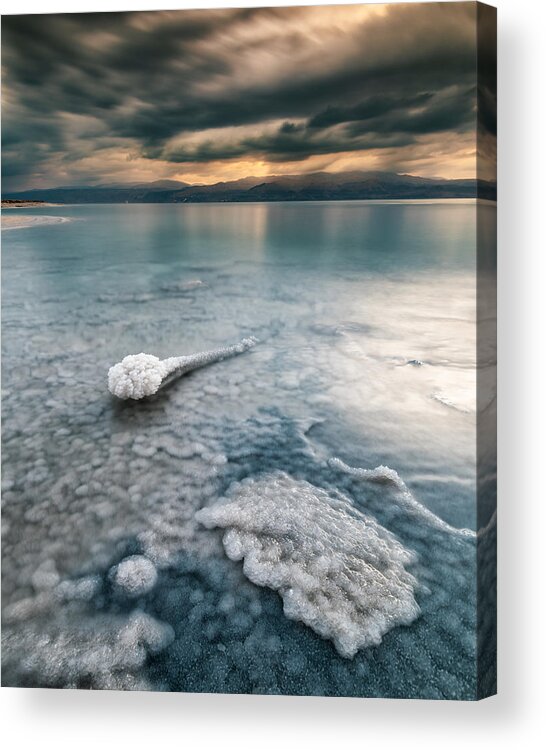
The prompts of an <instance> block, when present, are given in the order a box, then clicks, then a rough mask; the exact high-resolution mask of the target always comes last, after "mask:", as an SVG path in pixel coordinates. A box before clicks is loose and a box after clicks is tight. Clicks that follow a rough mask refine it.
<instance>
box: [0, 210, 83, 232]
mask: <svg viewBox="0 0 546 750" xmlns="http://www.w3.org/2000/svg"><path fill="white" fill-rule="evenodd" d="M69 221H70V219H69V218H67V217H66V216H26V215H25V214H23V215H19V216H6V215H5V214H4V215H3V216H2V231H3V232H4V231H8V230H10V229H11V230H13V229H30V228H31V227H41V226H53V225H55V224H66V223H67V222H69Z"/></svg>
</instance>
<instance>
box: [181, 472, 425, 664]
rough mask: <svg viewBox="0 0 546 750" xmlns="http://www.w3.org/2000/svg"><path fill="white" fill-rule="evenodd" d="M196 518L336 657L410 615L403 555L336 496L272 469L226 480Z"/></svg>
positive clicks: (415, 611) (412, 586)
mask: <svg viewBox="0 0 546 750" xmlns="http://www.w3.org/2000/svg"><path fill="white" fill-rule="evenodd" d="M196 519H197V520H198V521H199V522H200V523H202V524H203V525H205V526H206V527H207V528H214V527H220V528H223V529H226V531H225V534H224V537H223V543H224V548H225V551H226V554H227V556H228V557H229V558H230V559H232V560H244V565H243V570H244V573H245V575H246V576H247V577H248V578H249V579H250V580H251V581H252V582H253V583H255V584H257V585H259V586H267V587H269V588H271V589H274V590H276V591H278V592H279V594H280V595H281V597H282V599H283V602H284V613H285V615H286V616H287V617H289V618H290V619H293V620H301V621H302V622H304V623H305V624H306V625H308V626H309V627H311V628H312V629H313V630H314V631H315V632H317V633H319V634H320V635H321V636H323V637H324V638H328V639H330V640H332V641H333V642H334V644H335V646H336V648H337V650H338V652H339V653H340V654H341V655H342V656H344V657H348V658H350V657H353V656H354V655H355V654H356V652H357V651H358V650H359V649H361V648H366V647H368V646H373V645H376V644H378V643H380V642H381V640H382V638H383V636H384V635H385V633H387V632H388V631H389V630H391V629H392V628H394V627H396V626H399V625H409V624H410V623H411V622H413V620H415V619H416V618H417V617H418V615H419V612H420V609H419V606H418V604H417V602H416V600H415V596H414V594H415V590H416V587H417V581H416V579H415V578H414V576H413V575H412V574H411V573H410V572H409V571H408V570H407V568H406V566H409V565H411V563H412V562H414V555H413V553H412V552H410V551H409V550H408V549H406V548H405V547H403V546H402V544H401V543H400V542H399V541H398V540H397V539H396V538H395V537H394V536H393V535H392V534H390V533H389V532H388V531H387V530H386V529H384V528H383V527H382V526H380V525H379V524H378V523H377V522H376V521H374V520H373V519H372V518H369V517H367V516H365V515H363V514H362V513H360V512H359V511H358V510H357V509H356V508H354V506H352V504H351V502H350V501H349V499H348V498H345V497H344V496H341V495H336V496H335V497H334V496H331V495H330V494H328V493H327V492H326V491H325V490H323V489H320V488H319V487H315V486H314V485H312V484H310V483H308V482H306V481H298V480H296V479H293V478H292V477H290V476H288V475H287V474H284V473H282V472H278V473H274V474H269V475H266V476H264V477H262V478H260V479H256V480H246V481H244V482H242V483H240V484H237V485H235V486H234V488H233V489H232V491H231V493H230V496H229V497H228V498H226V500H225V501H223V502H221V503H219V504H217V505H214V506H212V507H209V508H205V509H203V510H201V511H199V512H198V513H197V514H196Z"/></svg>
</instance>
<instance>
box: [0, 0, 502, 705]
mask: <svg viewBox="0 0 546 750" xmlns="http://www.w3.org/2000/svg"><path fill="white" fill-rule="evenodd" d="M495 26H496V13H495V10H494V9H493V8H490V7H488V6H485V5H481V4H476V3H439V4H436V3H431V4H420V3H412V4H402V5H398V4H396V5H350V6H349V5H347V6H331V7H328V6H317V7H313V6H309V7H284V8H274V9H272V8H253V9H244V10H240V9H228V8H224V9H220V10H205V11H194V10H180V11H169V12H134V13H111V14H96V15H94V14H87V15H85V14H84V15H76V14H74V15H43V16H5V17H4V18H3V28H2V35H3V52H2V69H3V132H2V135H3V162H2V170H3V187H4V193H3V205H4V211H3V223H2V230H3V231H2V240H3V259H2V272H3V297H2V298H3V359H2V364H3V371H2V374H3V389H4V390H3V402H2V405H3V432H2V448H3V450H2V457H3V476H2V490H3V495H2V503H3V514H2V516H3V517H2V540H3V544H2V553H3V565H2V572H3V579H2V603H3V610H2V613H3V631H2V639H3V640H2V679H3V684H4V685H7V686H18V687H63V688H95V689H119V690H168V691H186V692H187V691H192V692H225V693H262V694H264V693H265V694H283V695H322V696H363V697H392V698H434V699H457V700H473V699H476V698H481V697H485V696H487V695H490V694H492V693H494V692H495V689H496V679H495V661H496V656H495V654H496V637H495V627H496V625H495V580H496V575H495V543H496V542H495V540H496V511H495V508H496V493H495V488H496V468H495V467H496V448H495V406H496V391H495V325H496V316H495V252H496V244H495V243H496V240H495V210H496V209H495V198H496V167H495V153H496V145H495V144H496V140H495V138H496V136H495V110H496V41H495Z"/></svg>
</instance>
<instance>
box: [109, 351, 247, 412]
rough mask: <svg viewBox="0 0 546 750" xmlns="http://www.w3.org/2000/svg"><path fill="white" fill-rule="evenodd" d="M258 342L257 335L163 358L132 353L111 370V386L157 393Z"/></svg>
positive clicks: (133, 393)
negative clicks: (219, 345)
mask: <svg viewBox="0 0 546 750" xmlns="http://www.w3.org/2000/svg"><path fill="white" fill-rule="evenodd" d="M257 343H258V340H257V339H255V338H254V337H253V336H251V337H250V338H246V339H242V341H240V342H239V343H238V344H235V345H234V346H226V347H222V348H220V349H212V350H211V351H207V352H199V353H198V354H190V355H188V356H184V357H168V359H159V357H155V356H154V355H153V354H144V353H143V352H141V353H140V354H129V355H128V356H127V357H124V358H123V359H122V360H121V362H118V363H117V365H114V366H113V367H111V368H110V369H109V370H108V390H109V391H110V393H112V394H113V395H114V396H117V397H118V398H123V399H140V398H145V397H146V396H153V394H154V393H157V391H158V390H159V389H160V388H163V386H165V385H167V384H168V383H171V382H172V381H173V380H175V379H176V378H179V377H180V376H181V375H184V374H185V373H187V372H190V371H191V370H197V369H198V368H199V367H205V366H206V365H210V364H212V363H213V362H220V361H221V360H223V359H227V358H228V357H234V356H235V355H237V354H242V353H243V352H246V351H247V350H248V349H251V348H252V347H253V346H255V345H256V344H257Z"/></svg>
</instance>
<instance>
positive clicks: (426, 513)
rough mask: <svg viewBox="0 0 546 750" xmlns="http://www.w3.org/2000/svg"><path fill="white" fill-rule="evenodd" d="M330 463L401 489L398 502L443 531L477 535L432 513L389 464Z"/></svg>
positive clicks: (336, 460) (366, 478) (333, 459)
mask: <svg viewBox="0 0 546 750" xmlns="http://www.w3.org/2000/svg"><path fill="white" fill-rule="evenodd" d="M329 464H330V466H332V467H334V468H336V469H339V470H340V471H343V472H345V473H346V474H351V475H352V476H354V477H358V478H359V479H363V480H365V481H367V482H377V483H379V484H391V485H392V486H393V487H395V488H396V489H397V490H398V491H399V495H398V497H397V502H398V503H401V504H403V505H404V506H405V507H406V508H408V509H409V510H411V511H412V512H413V513H414V514H415V515H416V516H418V517H419V519H420V520H424V521H426V522H427V523H429V524H430V525H431V526H434V527H435V528H438V529H441V530H442V531H448V532H450V533H452V534H460V535H461V536H468V537H475V536H476V532H474V531H472V530H471V529H457V528H455V527H453V526H451V525H450V524H448V523H446V522H445V521H444V520H442V519H441V518H439V517H438V516H437V515H436V514H435V513H432V511H430V510H429V509H428V508H426V507H425V506H424V505H422V504H421V503H420V502H419V501H418V500H416V499H415V498H414V496H413V495H412V494H411V492H410V491H409V489H408V488H407V486H406V484H405V482H404V481H403V480H402V479H401V478H400V477H399V475H398V473H397V472H396V471H394V469H390V468H389V467H388V466H377V467H376V468H375V469H359V468H354V467H352V466H348V465H347V464H346V463H344V462H343V461H341V460H340V459H339V458H332V459H330V461H329Z"/></svg>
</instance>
